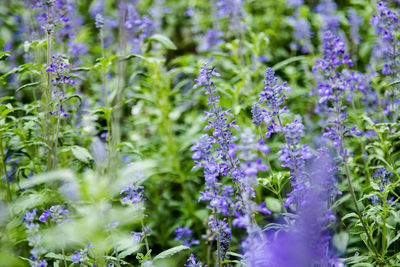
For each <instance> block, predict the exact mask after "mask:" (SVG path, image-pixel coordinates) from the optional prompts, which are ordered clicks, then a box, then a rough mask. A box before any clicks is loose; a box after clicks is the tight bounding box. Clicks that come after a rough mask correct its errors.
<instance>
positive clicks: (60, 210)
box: [39, 205, 69, 223]
mask: <svg viewBox="0 0 400 267" xmlns="http://www.w3.org/2000/svg"><path fill="white" fill-rule="evenodd" d="M67 214H69V211H68V210H66V209H65V206H60V205H55V206H51V207H50V209H48V210H45V211H43V213H42V215H40V217H39V221H41V222H46V221H47V219H48V218H49V217H50V220H51V221H52V222H55V223H62V222H65V221H66V220H67V218H68V216H67Z"/></svg>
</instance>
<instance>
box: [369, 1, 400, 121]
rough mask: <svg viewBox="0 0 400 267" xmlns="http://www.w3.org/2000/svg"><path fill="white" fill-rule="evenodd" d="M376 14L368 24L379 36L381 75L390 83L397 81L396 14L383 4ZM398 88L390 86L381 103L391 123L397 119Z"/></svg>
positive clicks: (399, 27)
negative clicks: (381, 60)
mask: <svg viewBox="0 0 400 267" xmlns="http://www.w3.org/2000/svg"><path fill="white" fill-rule="evenodd" d="M377 13H378V14H373V15H372V19H371V20H370V24H371V25H373V26H375V27H376V33H377V34H379V35H380V36H381V39H380V40H379V47H380V48H381V51H382V54H383V62H385V64H384V65H383V68H382V74H383V75H386V76H388V77H389V80H390V82H394V81H397V80H398V76H399V66H400V61H399V60H398V59H397V57H398V56H399V54H400V53H399V52H398V49H397V48H398V46H399V44H400V42H399V40H398V38H397V36H398V32H399V29H400V24H399V19H398V16H397V13H396V12H393V11H391V10H390V9H389V8H387V7H386V4H385V3H383V2H379V3H378V9H377ZM398 90H399V89H398V86H397V85H395V86H392V88H391V90H387V91H386V92H385V97H386V99H385V100H384V101H383V103H382V104H383V106H384V111H383V114H384V115H389V116H390V117H391V118H392V120H393V121H396V119H397V113H398V112H397V110H396V105H397V104H399V103H400V100H399V97H398V94H399V93H398Z"/></svg>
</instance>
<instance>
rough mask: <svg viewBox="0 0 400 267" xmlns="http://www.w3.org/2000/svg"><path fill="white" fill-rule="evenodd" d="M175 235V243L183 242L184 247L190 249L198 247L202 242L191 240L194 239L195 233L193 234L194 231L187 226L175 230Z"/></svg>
mask: <svg viewBox="0 0 400 267" xmlns="http://www.w3.org/2000/svg"><path fill="white" fill-rule="evenodd" d="M174 233H175V239H174V240H175V241H178V240H181V239H182V240H183V245H184V246H187V247H190V246H192V245H198V244H200V242H199V241H198V240H196V239H191V237H192V234H193V232H192V230H191V229H190V228H189V227H187V226H185V227H177V228H176V229H175V230H174Z"/></svg>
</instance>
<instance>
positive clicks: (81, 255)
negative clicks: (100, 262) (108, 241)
mask: <svg viewBox="0 0 400 267" xmlns="http://www.w3.org/2000/svg"><path fill="white" fill-rule="evenodd" d="M91 248H94V246H93V245H91V244H90V243H87V245H86V247H85V248H84V249H80V250H79V251H74V253H75V254H74V255H73V256H72V261H73V262H77V263H85V262H86V261H88V260H89V256H88V254H89V249H91Z"/></svg>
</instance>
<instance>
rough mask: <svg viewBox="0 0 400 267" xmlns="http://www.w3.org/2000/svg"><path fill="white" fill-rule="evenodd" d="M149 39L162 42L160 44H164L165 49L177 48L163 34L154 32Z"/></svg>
mask: <svg viewBox="0 0 400 267" xmlns="http://www.w3.org/2000/svg"><path fill="white" fill-rule="evenodd" d="M150 40H151V41H153V40H154V41H157V42H160V43H161V44H162V46H164V47H165V48H167V49H171V50H176V49H177V47H176V45H175V44H174V43H173V42H172V41H171V39H169V38H168V37H167V36H165V35H162V34H154V35H153V36H151V37H150Z"/></svg>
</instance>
